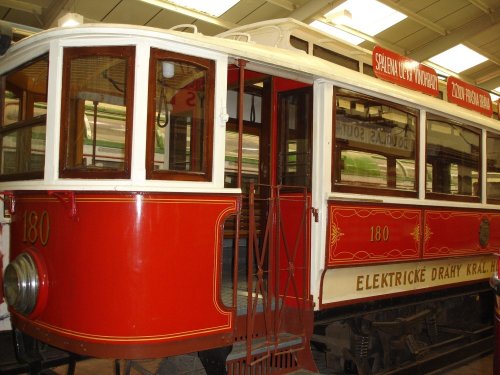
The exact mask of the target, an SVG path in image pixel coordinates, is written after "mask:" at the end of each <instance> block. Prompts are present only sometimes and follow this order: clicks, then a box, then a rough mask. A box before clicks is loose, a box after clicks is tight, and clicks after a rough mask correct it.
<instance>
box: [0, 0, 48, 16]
mask: <svg viewBox="0 0 500 375" xmlns="http://www.w3.org/2000/svg"><path fill="white" fill-rule="evenodd" d="M2 6H3V7H5V8H12V9H16V10H20V11H23V12H28V13H34V14H37V15H41V14H42V11H43V8H42V7H41V6H40V5H37V4H32V3H31V2H29V3H28V2H26V1H21V0H2Z"/></svg>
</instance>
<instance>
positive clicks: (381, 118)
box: [333, 90, 417, 193]
mask: <svg viewBox="0 0 500 375" xmlns="http://www.w3.org/2000/svg"><path fill="white" fill-rule="evenodd" d="M334 121H335V156H334V172H333V176H334V190H339V191H341V190H352V188H359V187H362V188H374V189H381V188H382V189H387V188H389V189H397V190H402V191H411V192H416V177H415V165H416V151H415V150H416V147H415V146H416V124H417V116H416V111H413V110H407V109H405V108H399V107H396V105H394V104H391V103H385V102H382V101H380V100H378V99H375V98H371V97H366V96H362V95H357V94H355V93H352V92H347V91H346V90H342V91H339V92H338V93H337V94H336V96H335V119H334ZM378 193H383V192H380V191H378Z"/></svg>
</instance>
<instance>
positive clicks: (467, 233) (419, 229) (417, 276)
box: [321, 201, 500, 307]
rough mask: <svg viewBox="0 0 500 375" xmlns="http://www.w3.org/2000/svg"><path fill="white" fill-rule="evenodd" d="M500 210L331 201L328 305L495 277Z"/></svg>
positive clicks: (325, 283)
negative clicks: (493, 274)
mask: <svg viewBox="0 0 500 375" xmlns="http://www.w3.org/2000/svg"><path fill="white" fill-rule="evenodd" d="M499 223H500V215H499V214H497V213H495V212H492V211H477V210H465V209H463V210H449V209H439V208H418V207H411V206H409V207H404V208H402V207H399V206H391V205H377V206H375V205H352V204H346V203H344V202H334V201H331V202H329V226H328V233H327V236H328V245H327V246H328V248H327V254H326V264H327V270H326V271H325V273H324V274H323V284H322V285H323V287H322V296H321V297H322V300H321V301H322V302H321V304H322V306H323V307H328V306H333V305H343V304H348V303H352V302H361V301H363V300H371V299H380V298H385V297H387V296H395V295H404V294H408V293H418V292H422V291H424V290H428V289H431V288H447V287H449V286H451V285H453V284H460V283H470V282H476V281H482V280H487V279H488V278H489V277H490V276H491V274H492V273H493V272H494V271H495V270H496V261H495V258H494V256H493V255H491V254H492V253H495V252H497V251H498V248H499V245H500V243H499V239H500V232H499V231H498V229H497V228H498V225H499Z"/></svg>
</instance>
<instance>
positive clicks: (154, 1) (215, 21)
mask: <svg viewBox="0 0 500 375" xmlns="http://www.w3.org/2000/svg"><path fill="white" fill-rule="evenodd" d="M140 1H142V2H144V3H148V4H151V5H154V6H157V7H159V8H163V9H166V10H169V11H171V12H175V13H179V14H182V15H185V16H188V17H193V18H195V19H199V20H200V21H204V22H207V23H210V24H212V25H216V26H220V27H222V28H224V29H228V30H229V29H232V28H234V27H236V26H238V25H236V24H235V23H232V22H228V21H224V20H223V19H220V18H217V17H212V16H209V15H208V14H206V13H202V12H197V11H195V10H193V9H188V8H185V7H183V6H180V5H176V4H173V3H170V2H166V1H161V0H140Z"/></svg>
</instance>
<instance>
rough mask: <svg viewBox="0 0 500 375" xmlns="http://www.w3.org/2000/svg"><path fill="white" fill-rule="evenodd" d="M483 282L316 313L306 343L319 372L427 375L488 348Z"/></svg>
mask: <svg viewBox="0 0 500 375" xmlns="http://www.w3.org/2000/svg"><path fill="white" fill-rule="evenodd" d="M492 303H493V298H492V293H491V292H490V291H489V290H488V287H487V285H486V284H477V285H470V286H468V287H464V288H455V289H453V290H451V292H450V291H448V292H444V291H443V292H432V293H428V294H427V295H425V296H414V297H405V298H401V299H393V300H386V301H381V302H378V303H371V304H364V305H362V306H360V305H354V306H349V307H347V308H339V309H332V310H331V311H328V312H320V313H318V314H317V317H316V318H317V319H316V322H315V333H314V335H313V337H312V339H311V341H312V345H313V346H314V347H315V349H316V350H318V351H319V352H320V353H321V354H317V355H316V359H317V360H319V361H323V362H322V363H318V367H319V369H320V372H321V373H328V374H330V373H334V374H360V375H371V374H405V373H408V374H427V373H430V372H432V371H436V370H438V369H446V368H452V367H453V366H457V364H459V363H464V362H466V361H468V360H470V359H471V358H474V357H479V356H481V355H483V354H485V353H489V352H491V350H492V348H493V320H492V311H493V307H492Z"/></svg>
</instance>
